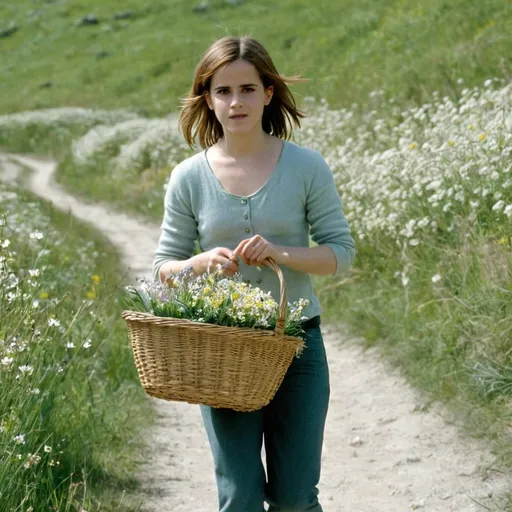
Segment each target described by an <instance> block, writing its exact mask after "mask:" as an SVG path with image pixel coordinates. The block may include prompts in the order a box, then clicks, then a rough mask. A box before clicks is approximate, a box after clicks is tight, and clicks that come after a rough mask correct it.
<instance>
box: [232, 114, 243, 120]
mask: <svg viewBox="0 0 512 512" xmlns="http://www.w3.org/2000/svg"><path fill="white" fill-rule="evenodd" d="M244 117H247V114H237V115H236V116H229V118H230V119H243V118H244Z"/></svg>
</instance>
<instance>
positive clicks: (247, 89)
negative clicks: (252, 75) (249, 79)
mask: <svg viewBox="0 0 512 512" xmlns="http://www.w3.org/2000/svg"><path fill="white" fill-rule="evenodd" d="M252 91H254V89H253V88H252V87H246V88H245V89H244V92H252Z"/></svg>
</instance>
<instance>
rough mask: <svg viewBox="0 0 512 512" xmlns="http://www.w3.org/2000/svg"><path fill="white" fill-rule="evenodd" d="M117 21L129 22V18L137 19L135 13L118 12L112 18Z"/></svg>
mask: <svg viewBox="0 0 512 512" xmlns="http://www.w3.org/2000/svg"><path fill="white" fill-rule="evenodd" d="M112 17H113V18H114V19H115V20H127V19H129V18H134V17H135V11H121V12H116V13H115V14H114V16H112Z"/></svg>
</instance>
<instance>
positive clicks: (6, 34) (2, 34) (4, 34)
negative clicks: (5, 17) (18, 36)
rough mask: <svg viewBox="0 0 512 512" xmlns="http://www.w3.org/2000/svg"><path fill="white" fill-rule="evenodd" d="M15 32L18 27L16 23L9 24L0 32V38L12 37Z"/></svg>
mask: <svg viewBox="0 0 512 512" xmlns="http://www.w3.org/2000/svg"><path fill="white" fill-rule="evenodd" d="M17 31H18V25H16V23H14V22H11V23H10V24H9V26H8V27H7V28H4V29H3V30H0V37H9V36H12V35H13V34H14V33H15V32H17Z"/></svg>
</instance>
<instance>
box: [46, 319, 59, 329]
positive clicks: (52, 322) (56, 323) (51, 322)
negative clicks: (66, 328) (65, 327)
mask: <svg viewBox="0 0 512 512" xmlns="http://www.w3.org/2000/svg"><path fill="white" fill-rule="evenodd" d="M59 325H60V321H59V320H57V319H56V318H53V317H51V318H50V319H49V320H48V326H49V327H58V326H59Z"/></svg>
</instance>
